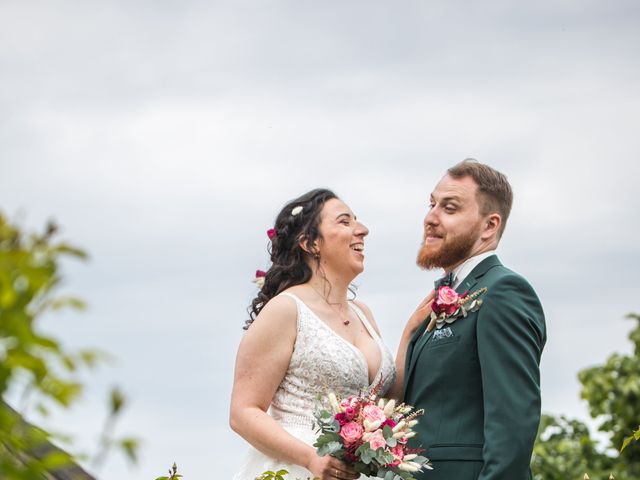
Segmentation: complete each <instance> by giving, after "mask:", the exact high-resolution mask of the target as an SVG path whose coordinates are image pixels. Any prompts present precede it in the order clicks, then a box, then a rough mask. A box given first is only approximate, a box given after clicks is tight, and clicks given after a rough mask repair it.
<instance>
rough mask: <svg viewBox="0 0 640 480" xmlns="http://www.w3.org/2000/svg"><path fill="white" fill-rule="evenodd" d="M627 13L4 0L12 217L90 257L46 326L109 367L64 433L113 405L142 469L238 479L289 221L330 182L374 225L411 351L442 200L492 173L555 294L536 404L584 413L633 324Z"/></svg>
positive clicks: (632, 16)
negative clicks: (109, 396) (423, 252)
mask: <svg viewBox="0 0 640 480" xmlns="http://www.w3.org/2000/svg"><path fill="white" fill-rule="evenodd" d="M639 21H640V4H638V2H637V1H635V0H628V1H610V0H601V1H595V0H580V1H577V0H575V1H574V0H563V1H561V2H557V1H548V0H541V1H537V2H526V3H525V2H511V1H506V0H503V1H499V0H492V1H485V2H473V1H469V2H463V1H443V0H438V1H430V2H426V1H408V2H388V1H387V2H382V1H375V0H374V1H371V0H369V1H351V2H343V1H342V2H337V1H323V2H309V1H300V0H297V1H234V2H218V1H206V2H205V1H202V2H200V1H186V0H185V1H181V2H170V1H166V0H158V1H136V2H124V1H122V2H116V1H103V2H86V1H53V0H48V1H17V0H16V1H9V0H0V85H1V87H2V88H0V211H2V212H3V213H5V214H7V215H9V216H10V217H11V218H13V219H15V220H16V221H18V222H20V223H21V224H22V225H24V226H25V227H26V228H28V229H36V228H41V227H42V226H43V225H44V222H45V221H46V220H47V219H48V218H55V219H56V220H57V221H58V222H59V223H60V224H61V226H62V227H63V235H62V236H63V237H64V238H65V239H68V240H70V241H72V242H73V243H75V244H76V245H79V246H82V247H84V248H85V249H87V250H88V252H89V253H90V255H91V259H90V261H89V262H87V263H86V264H77V263H68V264H66V266H65V267H66V268H65V270H66V284H65V290H66V291H69V292H73V293H75V294H77V295H79V296H82V297H84V298H85V299H86V300H87V301H88V303H89V305H90V308H89V310H88V311H87V312H85V313H83V314H63V315H58V316H54V317H50V318H48V319H46V321H45V322H44V324H43V328H45V329H46V330H47V331H49V332H52V333H54V334H57V335H58V336H59V337H61V338H63V339H64V342H65V344H66V345H68V346H69V347H70V348H77V347H86V346H96V347H100V348H102V349H105V350H107V351H109V352H111V353H112V354H113V355H114V357H115V358H116V359H117V361H116V363H114V364H113V365H111V366H105V367H103V368H101V369H99V370H98V371H97V372H96V373H95V374H93V375H92V376H91V377H90V378H91V380H90V382H89V387H88V390H87V392H86V394H85V396H84V399H83V401H82V403H81V405H80V406H79V407H78V408H77V409H75V410H74V411H73V412H72V413H71V414H69V415H62V414H61V415H58V416H56V417H55V418H53V419H52V420H49V421H48V423H47V424H49V425H52V426H53V427H55V428H56V429H59V430H63V431H66V432H75V433H76V434H77V435H78V442H77V443H78V448H79V449H82V450H84V451H89V452H92V451H93V450H94V446H95V443H96V441H97V439H96V436H97V433H98V431H99V429H100V427H101V422H102V420H103V416H104V414H105V412H106V406H105V405H104V400H105V397H106V393H107V390H108V387H109V386H111V385H114V384H117V385H119V386H121V388H122V389H123V390H124V391H125V392H126V394H127V396H128V398H129V400H130V403H129V406H128V408H127V410H126V412H125V414H124V416H123V418H122V419H121V423H120V424H119V425H118V428H117V433H118V435H124V434H135V435H137V436H139V437H141V438H142V439H143V440H144V443H143V448H142V450H141V462H140V465H139V466H138V468H136V469H129V468H128V467H127V465H126V464H125V462H123V461H122V460H120V458H118V457H115V456H114V457H112V458H111V460H110V461H109V462H108V464H107V465H105V467H104V468H103V469H102V470H101V471H100V472H99V476H100V478H105V479H115V478H140V479H150V478H155V476H158V475H160V474H162V473H163V471H164V470H166V468H168V467H169V466H170V464H171V463H172V462H173V461H176V462H177V463H178V466H179V469H180V470H181V471H182V473H183V474H184V476H185V479H186V480H200V479H205V478H230V477H231V475H232V473H233V472H234V470H235V468H236V465H237V464H238V463H239V462H240V461H241V458H242V456H243V455H244V452H245V451H246V448H247V447H246V444H245V443H244V441H243V440H242V439H240V438H239V437H237V436H236V435H235V434H234V433H233V432H231V431H230V429H229V427H228V420H227V415H228V403H229V394H230V389H231V382H232V375H233V364H234V357H235V351H236V348H237V345H238V342H239V340H240V338H241V336H242V328H241V327H242V325H243V323H244V320H245V318H246V311H245V309H246V306H247V304H248V303H249V302H250V301H251V299H252V297H253V295H254V294H255V288H254V285H253V284H252V283H250V280H251V279H252V277H253V273H254V271H255V270H256V269H257V268H261V269H266V268H267V267H268V264H267V254H266V247H267V237H266V234H265V231H266V230H267V229H268V228H270V227H271V226H272V223H273V220H274V218H275V215H276V213H277V212H278V210H279V208H280V207H281V206H282V205H283V204H284V203H285V202H286V201H288V200H289V199H291V198H293V197H295V196H297V195H299V194H301V193H304V192H305V191H307V190H309V189H311V188H314V187H318V186H323V187H329V188H332V189H334V190H335V191H336V193H338V195H340V196H341V197H342V198H343V199H344V200H345V201H346V202H347V203H348V204H349V206H350V207H351V208H352V209H353V210H354V211H355V213H356V214H357V215H358V217H359V218H360V219H362V221H363V222H364V223H365V224H366V225H367V226H368V227H369V229H370V232H371V233H370V235H369V237H367V246H366V255H367V259H366V270H365V272H364V273H363V274H362V275H361V276H360V277H359V278H358V279H357V284H358V285H359V287H360V288H359V291H358V297H359V298H360V299H362V300H363V301H365V302H366V303H368V304H369V306H370V307H371V308H372V310H373V312H374V315H375V316H376V319H377V322H378V324H379V325H380V327H381V329H382V332H383V336H384V337H385V339H386V341H387V342H388V344H389V345H390V347H391V348H392V349H393V350H395V348H396V346H397V343H398V341H399V336H400V332H401V330H402V326H403V322H404V321H405V320H406V319H407V318H408V316H409V315H410V313H411V312H412V311H413V308H414V307H415V305H416V304H417V303H418V302H419V301H420V299H421V298H422V297H423V295H424V294H425V293H426V292H427V291H428V290H429V288H430V285H431V282H432V280H433V279H434V278H435V277H436V276H437V273H436V272H424V271H421V270H419V269H418V268H417V267H416V266H415V255H416V252H417V249H418V245H419V242H420V238H421V234H422V233H421V232H422V218H423V217H424V214H425V212H426V208H427V205H428V198H429V193H430V192H431V190H432V188H433V186H434V185H435V184H436V183H437V181H438V180H439V179H440V177H441V176H442V175H443V173H444V171H445V170H446V168H447V167H449V166H451V165H452V164H454V163H457V162H458V161H460V160H462V159H464V158H466V157H475V158H477V159H479V160H480V161H483V162H485V163H488V164H490V165H492V166H494V167H496V168H498V169H500V170H502V171H503V172H504V173H506V174H507V176H508V177H509V179H510V181H511V183H512V185H513V187H514V190H515V205H514V208H513V212H512V217H511V218H510V220H509V224H508V226H507V231H506V233H505V237H504V239H503V242H502V245H501V247H500V250H499V253H500V257H501V259H502V260H503V262H504V263H505V264H507V265H508V266H510V267H511V268H513V269H515V270H517V271H518V272H520V273H522V274H523V275H525V276H526V277H527V278H528V279H529V280H530V282H531V283H532V284H533V285H534V287H535V288H536V289H537V291H538V294H539V296H540V298H541V300H542V303H543V305H544V307H545V310H546V314H547V325H548V330H549V340H548V343H547V347H546V349H545V352H544V355H543V360H542V367H541V368H542V393H543V409H544V410H545V411H549V412H552V413H557V414H559V413H563V414H567V415H570V416H576V417H580V418H583V419H584V418H587V410H586V407H585V405H584V403H583V402H582V401H581V400H580V399H579V383H578V382H577V380H576V373H577V372H578V370H580V369H581V368H584V367H587V366H591V365H594V364H597V363H599V362H602V361H603V360H604V359H605V358H606V357H607V356H608V355H609V354H611V353H612V352H613V351H621V352H628V351H630V344H629V342H628V341H627V340H626V336H627V334H628V332H629V330H630V329H631V327H632V324H631V322H630V321H628V320H624V318H623V317H624V315H625V314H626V313H628V312H631V311H636V312H638V311H640V304H639V302H638V294H637V290H638V287H639V285H638V280H637V271H638V268H639V267H640V247H639V246H638V245H639V242H638V235H640V225H639V223H640V222H639V220H638V218H639V216H638V207H639V205H638V200H637V199H638V194H637V182H638V180H637V179H638V177H640V162H639V160H640V159H639V154H638V152H640V136H639V135H638V112H639V111H640V87H639V86H640V63H639V61H638V58H640V56H639V54H640V29H638V25H639Z"/></svg>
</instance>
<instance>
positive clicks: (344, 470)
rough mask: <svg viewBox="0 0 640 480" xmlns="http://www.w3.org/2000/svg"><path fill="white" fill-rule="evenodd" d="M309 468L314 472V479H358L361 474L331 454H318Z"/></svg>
mask: <svg viewBox="0 0 640 480" xmlns="http://www.w3.org/2000/svg"><path fill="white" fill-rule="evenodd" d="M308 468H309V470H310V471H311V473H313V478H314V480H315V479H319V480H336V479H339V480H356V479H357V478H360V474H359V473H358V472H356V471H355V470H354V469H353V467H351V466H350V465H347V464H346V463H344V462H341V461H340V460H338V459H337V458H334V457H331V456H329V455H326V456H324V457H320V456H317V455H316V457H315V458H314V459H313V460H312V461H311V464H310V465H309V467H308Z"/></svg>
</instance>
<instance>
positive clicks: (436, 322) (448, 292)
mask: <svg viewBox="0 0 640 480" xmlns="http://www.w3.org/2000/svg"><path fill="white" fill-rule="evenodd" d="M486 291H487V289H486V287H483V288H481V289H479V290H476V291H475V292H473V293H472V294H468V293H469V292H464V293H463V294H462V295H460V294H459V293H458V292H456V291H455V290H454V289H453V288H451V287H440V288H439V289H438V293H437V295H436V299H435V300H434V301H433V303H432V304H431V315H430V318H431V321H430V322H429V325H428V326H427V332H430V331H431V330H433V327H436V328H442V327H443V326H444V325H445V324H449V323H453V322H455V321H456V320H457V319H458V318H461V317H466V316H467V314H468V313H469V312H475V311H476V310H478V309H479V308H480V307H481V306H482V299H479V298H478V297H479V296H480V295H482V294H483V293H485V292H486Z"/></svg>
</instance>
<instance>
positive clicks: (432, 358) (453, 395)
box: [404, 255, 546, 480]
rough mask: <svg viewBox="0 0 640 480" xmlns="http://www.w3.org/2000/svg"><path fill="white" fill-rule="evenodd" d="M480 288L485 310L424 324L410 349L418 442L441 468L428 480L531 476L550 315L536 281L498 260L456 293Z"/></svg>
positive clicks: (425, 477)
mask: <svg viewBox="0 0 640 480" xmlns="http://www.w3.org/2000/svg"><path fill="white" fill-rule="evenodd" d="M482 287H487V292H486V293H485V294H484V295H483V296H482V297H480V298H482V299H483V304H482V306H481V307H480V309H479V310H477V311H476V312H472V313H469V315H468V316H467V317H466V318H459V319H457V320H456V321H455V322H453V323H452V324H449V325H445V326H444V327H443V328H442V329H440V330H437V329H434V330H433V331H431V332H427V333H424V332H425V329H426V323H425V324H424V325H423V326H422V327H421V328H419V329H418V331H416V333H415V334H414V336H413V338H412V340H411V342H410V344H409V347H408V350H407V356H406V358H407V360H406V366H405V377H404V378H405V395H404V399H405V402H406V403H408V404H410V405H414V406H415V407H416V408H424V410H425V414H424V416H422V417H421V418H420V419H419V422H420V423H419V424H418V425H417V426H416V431H417V434H418V436H417V437H416V438H415V439H413V440H412V443H411V446H413V447H417V446H422V448H426V452H425V455H426V456H427V457H428V458H429V459H430V460H431V461H432V462H433V466H434V470H430V471H425V472H423V473H421V474H419V475H418V476H417V477H416V478H418V479H420V480H526V479H530V478H531V470H530V466H529V465H530V462H531V452H532V450H533V444H534V441H535V438H536V433H537V430H538V424H539V422H540V368H539V366H540V356H541V354H542V349H543V347H544V344H545V341H546V327H545V320H544V313H543V311H542V306H541V304H540V300H539V299H538V297H537V295H536V293H535V292H534V290H533V288H532V287H531V285H529V283H528V282H527V281H526V280H525V279H524V278H523V277H521V276H520V275H518V274H517V273H515V272H513V271H511V270H509V269H507V268H505V267H504V266H503V265H502V264H501V263H500V261H499V260H498V257H496V256H495V255H492V256H490V257H488V258H486V259H484V260H483V261H482V262H481V263H480V264H479V265H477V266H476V268H474V269H473V271H472V272H471V273H470V274H469V275H468V276H467V278H466V279H464V280H463V282H462V284H461V285H460V286H459V287H458V288H457V291H458V293H463V292H464V291H467V290H468V291H469V292H470V293H473V292H474V291H476V290H478V289H480V288H482ZM423 334H424V335H423Z"/></svg>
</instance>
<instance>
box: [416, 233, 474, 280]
mask: <svg viewBox="0 0 640 480" xmlns="http://www.w3.org/2000/svg"><path fill="white" fill-rule="evenodd" d="M426 236H427V232H426V231H425V234H424V239H423V243H422V245H421V246H420V250H419V251H418V258H417V259H416V263H417V264H418V266H419V267H420V268H423V269H425V270H433V269H435V268H445V269H446V268H447V267H452V266H454V265H458V264H460V263H462V262H463V261H464V260H466V259H467V258H469V256H470V255H471V251H472V249H473V246H474V245H475V243H476V241H477V240H478V237H479V236H480V223H478V225H476V226H475V227H474V228H472V229H470V230H469V231H468V232H466V233H463V234H460V235H457V236H454V237H451V238H449V236H447V235H445V236H444V237H443V238H442V240H441V241H440V242H439V243H440V245H439V246H438V247H434V246H431V245H429V244H427V243H425V242H424V240H426Z"/></svg>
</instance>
